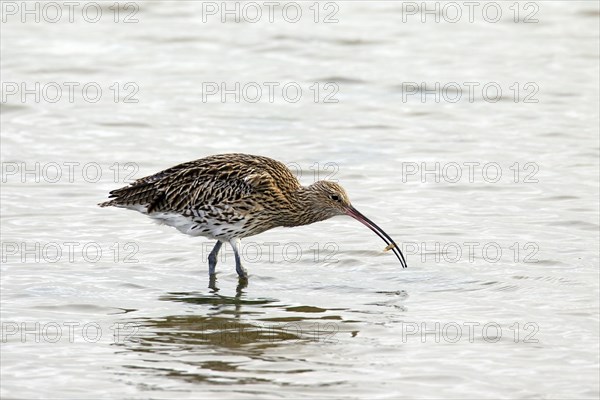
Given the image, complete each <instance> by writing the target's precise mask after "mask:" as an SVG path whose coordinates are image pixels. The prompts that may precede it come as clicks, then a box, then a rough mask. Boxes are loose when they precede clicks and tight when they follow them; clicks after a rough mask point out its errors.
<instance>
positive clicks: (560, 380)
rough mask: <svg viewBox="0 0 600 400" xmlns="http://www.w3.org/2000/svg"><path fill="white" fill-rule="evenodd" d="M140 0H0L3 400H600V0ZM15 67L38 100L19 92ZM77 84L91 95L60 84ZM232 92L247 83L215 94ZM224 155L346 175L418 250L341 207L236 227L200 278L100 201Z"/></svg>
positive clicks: (142, 225)
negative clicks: (316, 217) (425, 2)
mask: <svg viewBox="0 0 600 400" xmlns="http://www.w3.org/2000/svg"><path fill="white" fill-rule="evenodd" d="M132 4H134V5H137V6H138V7H139V10H138V11H136V8H135V7H133V6H131V7H125V6H124V5H123V3H122V4H121V8H120V9H119V10H120V13H119V16H118V20H119V22H118V23H115V22H113V21H114V18H113V17H114V16H115V15H114V13H115V9H114V8H110V7H111V5H112V3H102V11H103V14H102V15H103V17H102V19H101V20H100V21H99V22H97V23H90V22H87V21H86V20H85V19H83V17H82V16H81V14H75V17H74V18H75V21H74V22H73V23H69V22H68V21H66V20H65V19H63V20H62V21H60V22H58V23H50V22H48V21H45V20H44V19H43V18H42V19H41V21H40V22H39V23H35V22H33V21H31V20H27V21H26V23H21V21H20V18H19V17H20V15H19V14H17V16H16V17H15V16H13V15H8V14H9V13H8V12H7V10H6V9H4V11H5V12H4V14H3V18H6V21H3V24H2V42H1V45H2V49H1V50H2V81H3V99H2V122H1V124H2V125H1V127H2V153H1V154H2V163H3V164H2V204H1V212H2V232H1V238H2V293H1V299H2V303H1V304H2V308H1V317H2V342H1V346H2V352H1V361H2V362H1V368H2V379H1V381H2V384H1V395H2V397H3V398H41V397H53V398H84V397H87V398H101V397H104V398H175V397H177V398H201V397H209V396H212V397H215V396H217V397H219V398H298V397H299V396H301V395H302V396H310V397H318V398H340V397H345V398H366V397H369V398H440V397H450V398H597V397H598V395H599V387H598V372H599V371H598V368H599V366H598V355H599V353H598V352H599V347H598V336H599V335H598V313H599V304H598V297H599V296H598V295H599V290H598V288H599V277H598V258H599V257H598V254H599V248H598V243H599V240H598V239H599V235H598V232H599V225H598V222H599V204H598V196H599V182H598V180H599V138H598V127H599V115H598V109H599V107H598V105H599V104H598V103H599V102H598V76H599V68H598V45H599V32H598V15H599V13H598V4H597V3H594V2H568V3H567V2H529V4H534V6H537V7H538V9H537V10H536V9H535V8H527V9H526V8H525V3H524V2H522V3H520V5H519V7H520V8H519V9H520V16H519V18H518V20H519V22H517V23H515V22H514V20H513V16H514V15H513V10H512V9H509V7H510V6H511V4H512V3H511V4H508V3H502V11H503V15H502V18H501V19H500V21H498V22H497V23H491V22H488V21H486V20H485V19H484V18H482V16H481V14H477V13H475V14H474V19H475V20H474V21H473V23H470V22H468V20H467V19H466V18H467V17H466V15H467V14H466V13H467V7H466V6H464V5H463V6H462V12H463V13H464V15H463V17H462V19H461V20H460V21H459V22H458V23H449V22H446V21H445V19H444V18H442V17H443V16H442V17H440V18H441V19H440V23H435V21H434V20H431V18H432V16H431V15H428V16H426V17H427V18H430V19H427V20H426V22H425V23H422V22H421V20H420V17H421V12H420V11H418V10H417V11H415V12H416V14H414V15H413V14H412V12H413V9H411V8H407V7H409V6H410V5H411V4H412V3H411V4H408V3H405V4H404V5H402V3H392V2H377V3H373V2H371V3H369V4H367V3H363V2H335V3H334V2H331V3H329V4H332V5H330V6H328V7H329V8H325V6H324V5H323V8H320V14H319V22H318V23H314V22H313V18H314V10H312V9H308V7H309V6H310V5H311V4H309V3H303V14H302V15H303V16H302V18H301V20H300V21H299V22H298V23H290V22H287V21H286V20H285V19H283V18H282V17H281V14H279V12H280V11H282V8H280V7H277V8H276V9H275V14H274V19H275V20H274V22H273V23H270V22H268V20H266V19H265V18H266V17H264V16H263V19H262V20H260V21H259V22H256V23H252V22H249V21H243V20H242V21H241V22H240V23H235V22H233V21H228V22H226V23H221V22H220V18H219V16H220V14H219V13H217V14H216V15H209V14H210V13H208V14H207V13H204V14H203V12H202V11H203V9H202V5H201V4H199V3H192V2H183V1H177V2H170V3H169V4H168V5H166V3H161V2H148V3H143V4H138V3H132ZM211 4H213V5H214V4H217V6H218V5H219V3H211ZM459 4H462V3H459ZM17 6H18V4H17ZM3 7H4V5H3ZM205 7H206V4H205ZM336 7H337V8H336ZM403 7H404V8H403ZM432 7H433V6H432ZM528 7H533V6H528ZM207 10H209V9H206V10H205V11H207ZM250 11H251V10H250ZM250 11H248V12H250ZM263 11H264V8H263ZM403 11H404V14H403ZM446 11H447V14H444V16H446V18H451V14H449V13H450V11H451V10H446ZM48 12H50V11H48ZM90 12H91V11H90ZM132 12H134V15H133V17H131V18H137V19H138V20H139V22H137V23H123V19H124V18H125V17H126V16H127V15H129V14H130V13H132ZM290 12H291V11H290ZM490 12H491V11H490ZM532 12H534V14H535V15H534V16H530V14H531V13H532ZM265 13H266V11H265ZM332 13H333V14H332ZM52 15H54V14H52ZM248 15H249V16H250V17H252V16H253V15H254V14H248ZM403 15H404V17H403ZM45 16H46V17H48V16H50V17H51V15H49V14H47V15H45ZM527 16H529V17H530V19H531V18H536V19H538V22H537V23H525V22H524V20H525V18H526V17H527ZM88 17H89V15H88ZM203 17H206V20H207V22H206V23H205V22H203ZM288 17H289V16H288ZM326 17H327V18H328V20H331V19H337V20H338V22H337V23H327V24H326V23H323V19H325V18H326ZM28 18H31V17H28ZM63 18H66V17H64V16H63ZM22 82H26V84H27V88H35V82H40V98H39V99H35V95H32V94H30V95H26V96H25V99H24V100H25V101H22V99H21V92H17V94H14V95H13V94H10V93H11V90H12V89H13V86H10V87H9V86H6V85H7V84H8V83H17V84H18V85H19V88H20V84H21V83H22ZM51 82H56V83H58V84H59V86H61V87H62V88H63V97H62V98H61V99H60V100H58V101H56V102H51V101H50V100H52V99H54V92H52V90H55V88H54V89H53V86H52V85H50V86H47V89H46V90H47V92H45V93H42V92H43V90H42V88H43V87H44V85H48V83H51ZM65 82H75V83H78V84H79V86H77V88H78V89H79V88H82V87H83V86H84V85H85V84H86V83H93V85H92V89H90V90H91V91H90V92H89V93H87V92H86V95H87V96H88V97H87V98H86V97H85V96H84V95H83V94H82V92H81V91H80V90H74V95H73V96H74V98H73V101H70V100H69V98H68V91H67V90H66V89H65V88H66V86H65ZM221 82H226V84H227V88H229V89H231V88H234V87H235V82H240V87H244V85H248V84H249V83H253V82H255V83H257V84H258V86H259V87H261V90H263V93H262V97H261V98H260V100H259V101H257V102H256V103H252V102H251V100H252V99H254V98H255V95H256V93H255V92H251V91H250V90H251V89H252V88H256V85H253V84H252V85H250V86H247V89H248V92H246V93H242V94H241V95H240V101H239V102H236V101H235V97H234V95H233V94H229V95H226V96H225V99H224V100H225V101H224V102H222V101H221V99H220V93H217V94H214V95H209V94H208V93H210V90H211V89H214V86H211V85H212V84H213V83H216V84H217V87H218V86H219V85H220V83H221ZM265 82H277V83H279V86H277V88H281V87H283V86H284V85H285V84H290V86H291V87H292V89H293V88H294V87H298V86H299V87H300V88H301V89H302V98H301V99H300V100H299V101H298V102H296V103H292V102H291V101H290V99H291V97H293V96H294V94H293V91H292V89H290V92H289V93H287V95H289V97H288V98H286V97H284V94H283V93H282V92H281V91H279V90H275V91H274V98H273V101H272V102H271V101H270V100H269V98H268V95H267V93H268V91H267V89H268V87H267V86H265V85H264V83H265ZM315 82H316V83H317V86H316V87H318V88H319V93H318V95H317V99H318V102H315V101H314V96H315V92H316V87H315V86H313V85H315ZM411 82H413V83H415V84H417V86H421V83H422V82H423V83H424V84H423V85H422V86H423V87H422V88H421V87H419V88H416V87H414V86H411V85H412V84H411ZM436 82H438V83H439V84H440V87H444V85H447V86H445V91H442V92H441V93H440V94H439V101H438V102H436V99H435V94H429V95H427V94H426V93H423V92H424V90H432V88H433V89H435V86H436ZM453 82H454V83H457V85H458V88H459V89H457V85H454V84H451V83H453ZM469 82H475V83H477V84H479V86H474V87H475V88H476V90H474V93H473V99H472V100H473V101H470V99H469V89H468V86H466V85H465V83H469ZM515 82H517V86H516V87H515V86H512V85H514V83H515ZM115 83H116V84H117V85H116V86H113V85H114V84H115ZM127 83H130V85H129V86H126V84H127ZM203 83H204V85H203ZM326 83H331V84H332V85H333V86H328V87H325V84H326ZM486 84H490V86H491V87H492V89H490V91H489V92H487V95H488V97H484V96H483V94H482V91H481V90H480V89H481V88H482V87H483V86H484V85H486ZM528 84H529V86H526V85H528ZM511 86H512V87H513V88H512V89H511ZM93 87H100V88H101V90H102V95H101V96H100V97H99V100H98V101H97V102H92V101H91V100H90V99H91V97H93V96H94V94H93ZM111 87H112V88H111ZM311 87H312V88H311ZM495 87H500V88H501V90H502V96H501V98H500V97H498V101H495V102H494V101H493V100H496V98H495V95H494V92H493V88H495ZM517 87H518V88H519V95H518V96H517V95H516V88H517ZM117 88H118V90H119V94H118V95H117V97H116V100H117V101H115V97H114V96H115V92H116V90H117ZM536 88H537V90H536ZM413 89H414V93H412V92H413ZM34 91H35V90H34ZM461 91H462V97H461V99H460V100H458V101H455V102H453V101H454V100H453V99H454V98H455V97H454V96H455V95H456V94H457V93H459V92H461ZM203 93H204V96H205V98H203ZM244 94H245V95H244ZM422 95H423V96H425V98H424V100H425V101H424V102H423V101H422V98H421V96H422ZM127 96H129V97H128V98H127ZM527 96H529V97H528V98H527V100H528V101H527V102H526V101H525V98H526V97H527ZM126 100H127V101H126ZM132 100H138V101H137V102H130V101H132ZM205 100H206V101H205ZM325 100H327V101H332V100H337V102H325ZM534 100H537V102H533V101H534ZM224 152H247V153H254V154H263V155H267V156H271V157H274V158H276V159H279V160H282V161H284V162H286V163H289V166H290V167H291V168H292V169H293V170H294V171H295V172H297V173H298V174H299V175H300V179H301V181H302V182H303V184H310V183H312V182H313V181H314V180H315V179H317V178H320V179H324V178H329V179H337V180H338V181H339V182H340V183H341V184H342V185H344V187H345V188H346V189H347V191H348V193H349V195H350V197H351V198H352V200H353V203H354V205H355V206H356V207H357V208H358V209H359V210H361V211H362V212H363V213H364V214H365V215H367V216H368V217H370V218H371V219H373V220H374V221H376V222H377V223H378V224H380V225H381V226H382V227H383V228H384V229H385V230H386V231H387V232H388V233H389V234H390V235H391V236H392V237H393V238H395V240H396V241H397V242H399V243H400V242H402V246H403V248H404V251H405V254H406V255H407V258H408V264H409V268H408V269H406V270H402V269H401V268H400V265H399V263H398V261H397V260H396V259H395V257H393V255H392V254H391V253H384V252H382V249H383V247H384V246H385V245H384V243H383V242H381V241H380V240H379V239H378V238H377V237H376V236H375V235H373V234H372V233H371V232H370V231H369V230H368V229H366V228H365V227H363V226H361V225H360V224H359V223H358V222H356V221H353V220H351V219H349V218H335V219H332V220H329V221H326V222H322V223H319V224H315V225H311V226H306V227H302V228H294V229H283V228H281V229H276V230H273V231H270V232H266V233H264V234H262V235H259V236H256V237H253V238H248V239H246V240H245V241H244V243H245V247H244V258H245V265H246V267H247V268H248V270H249V271H250V274H251V276H250V279H249V282H248V284H247V285H244V284H240V283H239V282H238V280H237V277H236V274H235V271H234V267H233V257H232V253H231V251H230V249H225V250H226V251H225V252H224V255H223V257H222V258H221V260H220V264H219V265H218V267H217V268H218V270H219V271H220V274H219V276H218V279H217V281H216V282H209V279H208V276H207V265H206V260H205V258H206V256H207V254H208V251H209V250H210V246H211V245H212V244H211V243H209V241H207V240H204V239H201V238H189V237H185V236H183V235H181V234H179V233H178V232H177V231H175V230H174V229H172V228H168V227H164V226H157V225H154V224H153V223H152V222H151V221H150V220H148V219H147V218H145V217H144V216H142V215H140V214H137V213H134V212H128V211H125V210H118V209H101V208H98V207H97V206H96V204H97V203H98V202H100V201H103V200H104V199H105V198H106V194H107V193H108V191H109V190H111V189H114V188H116V187H119V186H121V185H123V184H124V183H126V182H129V181H130V180H131V178H139V177H142V176H144V175H146V174H150V173H153V172H156V171H158V170H160V169H163V168H166V167H169V166H171V165H174V164H177V163H179V162H183V161H187V160H192V159H196V158H200V157H203V156H206V155H209V154H215V153H224ZM115 163H118V164H115ZM436 163H438V164H436ZM515 163H518V164H515ZM457 167H458V169H457ZM469 168H471V170H470V169H469ZM317 171H318V173H317ZM431 171H433V172H431ZM98 172H99V173H100V175H98V176H97V173H98ZM458 172H460V176H459V175H457V173H458ZM498 173H500V174H501V175H498ZM57 174H58V175H57ZM36 246H37V247H36Z"/></svg>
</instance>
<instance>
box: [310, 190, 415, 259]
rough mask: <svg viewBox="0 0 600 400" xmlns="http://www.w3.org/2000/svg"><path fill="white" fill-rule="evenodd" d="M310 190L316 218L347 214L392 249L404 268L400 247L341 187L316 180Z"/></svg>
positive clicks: (321, 218) (388, 248)
mask: <svg viewBox="0 0 600 400" xmlns="http://www.w3.org/2000/svg"><path fill="white" fill-rule="evenodd" d="M308 190H309V191H310V192H311V203H312V208H313V210H314V211H315V213H316V214H317V215H318V216H317V218H318V220H324V219H328V218H331V217H335V216H336V215H349V216H351V217H352V218H354V219H356V220H357V221H359V222H361V223H362V224H364V225H366V226H367V227H368V228H369V229H371V230H372V231H373V232H375V233H376V234H377V236H379V237H380V238H381V239H383V241H384V242H385V243H386V244H387V247H386V250H392V251H393V252H394V254H395V255H396V257H398V260H400V264H402V268H406V260H405V259H404V255H403V254H402V252H401V251H400V248H399V247H398V245H396V243H395V242H394V241H393V240H392V238H391V237H390V236H389V235H388V234H387V233H385V232H384V231H383V229H381V228H380V227H379V226H377V225H376V224H375V223H374V222H373V221H371V220H370V219H368V218H367V217H365V216H364V215H362V214H361V213H360V212H358V210H357V209H356V208H354V207H353V206H352V204H351V203H350V199H349V198H348V195H347V194H346V191H345V190H344V188H343V187H341V186H340V185H338V184H337V183H335V182H331V181H318V182H315V183H313V184H312V185H310V186H309V187H308Z"/></svg>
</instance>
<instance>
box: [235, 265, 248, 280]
mask: <svg viewBox="0 0 600 400" xmlns="http://www.w3.org/2000/svg"><path fill="white" fill-rule="evenodd" d="M235 271H236V272H237V274H238V278H239V279H246V280H248V271H246V268H244V267H242V266H237V267H235Z"/></svg>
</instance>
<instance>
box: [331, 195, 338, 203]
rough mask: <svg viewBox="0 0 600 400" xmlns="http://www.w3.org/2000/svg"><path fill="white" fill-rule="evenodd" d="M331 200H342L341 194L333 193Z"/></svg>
mask: <svg viewBox="0 0 600 400" xmlns="http://www.w3.org/2000/svg"><path fill="white" fill-rule="evenodd" d="M331 200H335V201H340V196H338V195H337V194H332V195H331Z"/></svg>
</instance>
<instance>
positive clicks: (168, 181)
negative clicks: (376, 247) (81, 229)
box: [99, 154, 406, 278]
mask: <svg viewBox="0 0 600 400" xmlns="http://www.w3.org/2000/svg"><path fill="white" fill-rule="evenodd" d="M109 198H110V199H112V200H109V201H107V202H104V203H100V204H99V205H100V206H101V207H107V206H115V207H122V208H128V209H132V210H136V211H139V212H141V213H143V214H146V215H148V216H149V217H150V218H152V219H154V220H155V221H157V222H159V223H162V224H166V225H169V226H173V227H175V228H177V229H178V230H179V231H180V232H183V233H185V234H188V235H191V236H205V237H208V238H211V239H216V240H217V243H216V244H215V247H214V248H213V249H212V251H211V252H210V254H209V256H208V271H209V274H210V275H211V276H214V274H215V267H216V265H217V256H218V254H219V250H220V249H221V246H222V245H223V243H225V242H228V243H229V244H230V245H231V247H232V248H233V252H234V255H235V269H236V271H237V273H238V275H239V277H240V278H246V277H247V272H246V270H245V269H244V268H243V267H242V262H241V257H240V239H242V238H245V237H248V236H252V235H257V234H259V233H262V232H264V231H266V230H269V229H272V228H275V227H279V226H286V227H292V226H301V225H308V224H312V223H314V222H318V221H323V220H326V219H328V218H331V217H334V216H336V215H349V216H351V217H352V218H355V219H356V220H358V221H360V222H362V223H363V224H365V225H366V226H367V227H368V228H369V229H371V230H372V231H373V232H375V233H376V234H377V235H378V236H379V237H380V238H381V239H383V240H384V241H385V242H386V244H387V247H386V250H390V249H391V250H392V251H393V252H394V254H395V255H396V257H398V260H400V263H401V264H402V267H403V268H406V261H405V259H404V255H403V254H402V252H401V251H400V248H399V247H398V246H397V245H396V243H395V242H394V241H393V240H392V238H390V237H389V236H388V234H386V233H385V232H384V231H383V230H382V229H381V228H379V227H378V226H377V225H375V223H374V222H373V221H371V220H370V219H368V218H367V217H365V216H364V215H362V214H361V213H359V212H358V211H357V210H356V209H355V208H354V207H352V204H350V200H349V199H348V195H347V194H346V191H345V190H344V189H343V188H342V187H341V186H340V185H338V184H337V183H334V182H329V181H318V182H315V183H313V184H312V185H310V186H307V187H304V186H302V185H300V182H298V179H296V177H295V176H294V174H292V172H291V171H290V170H289V169H288V168H287V167H286V166H285V165H284V164H283V163H281V162H279V161H276V160H273V159H271V158H268V157H261V156H254V155H249V154H220V155H214V156H209V157H205V158H201V159H199V160H196V161H190V162H186V163H183V164H179V165H176V166H174V167H172V168H169V169H166V170H164V171H161V172H158V173H156V174H154V175H150V176H147V177H145V178H141V179H138V180H137V181H135V182H133V183H132V184H130V185H129V186H125V187H122V188H120V189H116V190H113V191H111V192H110V196H109Z"/></svg>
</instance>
